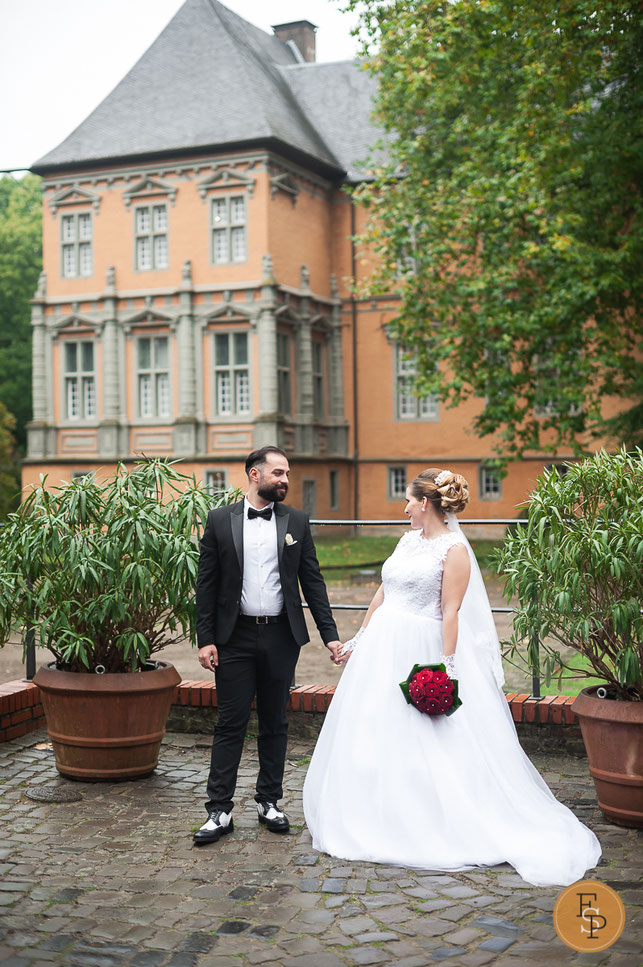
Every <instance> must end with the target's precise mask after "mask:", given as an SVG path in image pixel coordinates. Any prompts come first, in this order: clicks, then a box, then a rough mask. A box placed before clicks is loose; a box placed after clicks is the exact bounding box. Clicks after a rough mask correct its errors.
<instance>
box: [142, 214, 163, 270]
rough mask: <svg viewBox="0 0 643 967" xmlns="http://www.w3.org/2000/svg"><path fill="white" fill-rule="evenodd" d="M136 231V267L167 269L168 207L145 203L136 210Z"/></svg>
mask: <svg viewBox="0 0 643 967" xmlns="http://www.w3.org/2000/svg"><path fill="white" fill-rule="evenodd" d="M134 221H135V233H136V240H135V243H134V244H135V246H136V268H137V269H139V271H141V272H145V271H149V270H150V269H166V268H167V267H168V265H169V258H168V247H167V207H166V206H165V205H145V206H144V207H142V208H137V209H136V210H135V211H134Z"/></svg>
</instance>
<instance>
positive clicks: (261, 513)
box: [248, 507, 272, 520]
mask: <svg viewBox="0 0 643 967" xmlns="http://www.w3.org/2000/svg"><path fill="white" fill-rule="evenodd" d="M255 517H263V519H264V520H270V518H271V517H272V507H266V509H265V510H255V509H254V507H248V520H254V519H255Z"/></svg>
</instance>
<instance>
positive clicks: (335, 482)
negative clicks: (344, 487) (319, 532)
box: [328, 470, 339, 510]
mask: <svg viewBox="0 0 643 967" xmlns="http://www.w3.org/2000/svg"><path fill="white" fill-rule="evenodd" d="M328 482H329V490H330V509H331V510H338V509H339V471H337V470H330V471H329V476H328Z"/></svg>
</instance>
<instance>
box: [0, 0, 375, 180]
mask: <svg viewBox="0 0 643 967" xmlns="http://www.w3.org/2000/svg"><path fill="white" fill-rule="evenodd" d="M182 3H183V0H0V24H2V53H1V54H0V169H3V168H4V169H6V168H20V167H28V166H29V165H31V164H33V162H34V161H36V160H37V159H38V158H40V157H41V156H42V155H44V154H45V153H46V152H48V151H50V150H51V149H52V148H54V147H56V145H58V144H59V143H60V142H61V141H63V140H64V138H66V137H67V135H68V134H70V133H71V132H72V131H73V130H74V128H76V127H77V126H78V125H79V124H80V123H81V121H83V120H84V119H85V118H86V117H87V115H88V114H90V113H91V111H93V109H94V108H95V107H96V106H97V105H98V104H99V103H100V101H102V99H103V98H104V97H105V96H106V95H107V94H109V92H110V91H111V90H112V89H113V88H114V87H115V86H116V84H117V83H118V82H119V81H120V80H121V78H122V77H123V76H124V75H125V74H126V73H127V71H128V70H129V69H130V67H132V66H133V65H134V64H135V63H136V61H137V60H138V59H139V57H140V56H141V55H142V54H143V53H144V52H145V51H146V50H147V48H148V47H149V46H150V44H151V43H152V42H153V41H154V40H155V39H156V37H157V36H158V35H159V34H160V32H161V31H162V30H163V28H164V27H165V26H166V25H167V23H169V21H170V20H171V19H172V17H173V16H174V14H175V13H176V11H177V10H178V9H179V8H180V7H181V5H182ZM224 3H225V6H227V7H229V8H230V9H231V10H234V12H235V13H237V14H239V15H240V16H241V17H243V18H244V19H245V20H248V21H250V23H253V24H255V26H257V27H261V28H262V29H263V30H266V31H267V32H268V33H272V31H271V29H270V27H271V25H272V24H279V23H288V22H289V21H292V20H302V19H303V20H310V21H311V22H312V23H314V24H316V25H317V27H318V28H319V29H318V30H317V59H318V60H324V61H332V60H344V59H346V58H349V57H352V56H353V55H354V53H355V51H356V48H357V45H356V41H355V39H354V38H353V37H351V34H350V30H351V26H352V25H353V23H354V19H355V18H354V17H349V16H348V15H346V14H342V13H341V12H340V8H341V6H342V4H341V0H224ZM0 177H1V174H0Z"/></svg>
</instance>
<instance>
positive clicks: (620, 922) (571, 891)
mask: <svg viewBox="0 0 643 967" xmlns="http://www.w3.org/2000/svg"><path fill="white" fill-rule="evenodd" d="M624 926H625V907H624V905H623V901H622V900H621V898H620V896H619V895H618V893H617V892H616V890H613V889H612V888H611V886H607V885H606V884H605V883H599V881H598V880H579V881H578V883H573V884H572V885H571V886H568V887H567V889H566V890H563V892H562V893H561V894H560V896H559V897H558V899H557V900H556V906H555V907H554V927H555V928H556V933H557V934H558V936H559V937H560V939H561V940H562V941H563V943H566V944H567V946H568V947H571V948H572V950H582V951H583V952H585V951H587V950H596V951H598V950H606V949H607V947H611V946H612V944H613V943H614V942H615V941H616V940H618V938H619V937H620V936H621V934H622V932H623V927H624Z"/></svg>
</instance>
